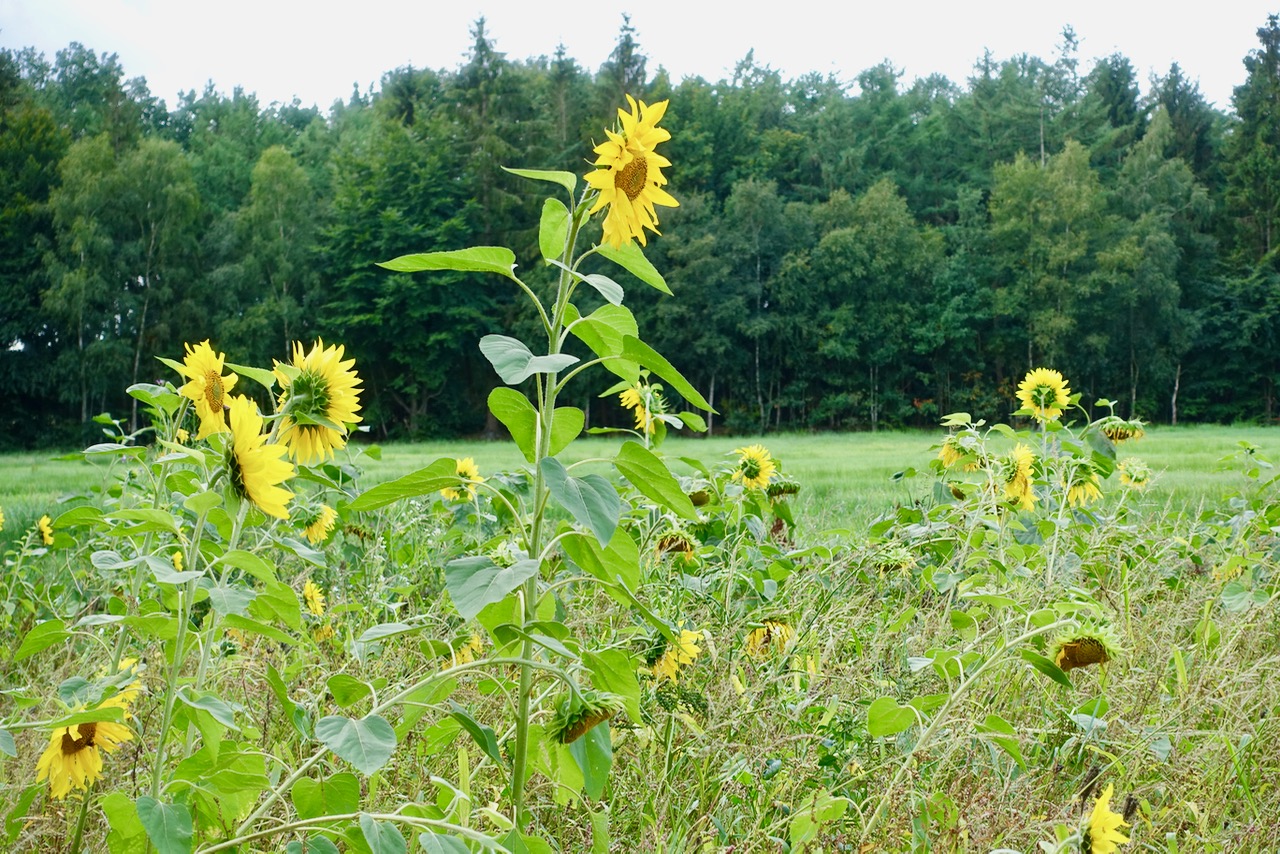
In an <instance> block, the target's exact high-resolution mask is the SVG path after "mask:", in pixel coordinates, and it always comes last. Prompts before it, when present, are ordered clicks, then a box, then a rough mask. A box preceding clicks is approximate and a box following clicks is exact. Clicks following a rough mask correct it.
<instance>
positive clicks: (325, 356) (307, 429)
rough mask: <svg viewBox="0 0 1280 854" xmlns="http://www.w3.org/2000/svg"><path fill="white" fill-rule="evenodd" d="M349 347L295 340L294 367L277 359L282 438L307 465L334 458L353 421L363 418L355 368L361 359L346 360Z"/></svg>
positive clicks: (319, 341) (293, 456)
mask: <svg viewBox="0 0 1280 854" xmlns="http://www.w3.org/2000/svg"><path fill="white" fill-rule="evenodd" d="M343 351H344V348H343V346H342V345H338V346H336V347H334V346H332V345H330V346H329V347H326V346H324V341H322V340H317V341H316V343H315V344H314V345H312V347H311V349H310V350H309V351H306V352H304V351H303V346H302V342H300V341H295V342H294V345H293V360H292V361H291V362H290V363H289V364H290V366H291V367H292V368H293V370H292V371H287V370H283V369H282V368H281V366H280V365H279V364H278V363H277V365H276V370H275V375H276V380H277V381H278V382H279V383H280V411H281V413H282V418H281V419H280V438H281V440H282V441H283V442H284V443H285V445H287V446H288V448H289V457H290V458H291V459H295V460H297V461H298V462H300V463H303V464H304V465H305V464H307V463H313V462H318V461H321V460H324V459H328V458H331V457H332V456H333V452H334V450H335V449H341V448H344V447H346V444H347V440H346V436H347V426H348V425H350V424H355V423H357V422H359V421H360V420H361V419H360V414H359V413H360V392H361V391H362V389H361V387H360V377H359V376H357V375H356V372H355V371H354V370H352V367H353V366H354V365H355V363H356V362H355V359H347V360H345V361H344V360H343V358H342V356H343Z"/></svg>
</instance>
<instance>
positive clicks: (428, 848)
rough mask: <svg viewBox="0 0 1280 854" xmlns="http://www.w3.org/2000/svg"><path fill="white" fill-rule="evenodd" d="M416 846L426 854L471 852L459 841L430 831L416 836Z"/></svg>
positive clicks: (467, 853)
mask: <svg viewBox="0 0 1280 854" xmlns="http://www.w3.org/2000/svg"><path fill="white" fill-rule="evenodd" d="M418 844H419V845H421V846H422V850H423V851H424V852H426V854H469V852H470V850H471V849H469V848H468V847H467V846H466V843H464V842H463V841H462V840H460V839H454V838H453V837H452V836H445V835H444V834H443V833H435V832H434V831H430V830H425V831H423V832H422V833H419V834H418Z"/></svg>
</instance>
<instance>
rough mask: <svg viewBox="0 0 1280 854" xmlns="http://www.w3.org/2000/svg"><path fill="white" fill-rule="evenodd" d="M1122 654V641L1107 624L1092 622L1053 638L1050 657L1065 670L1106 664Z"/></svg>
mask: <svg viewBox="0 0 1280 854" xmlns="http://www.w3.org/2000/svg"><path fill="white" fill-rule="evenodd" d="M1119 654H1120V642H1119V641H1118V640H1116V637H1115V635H1114V634H1113V633H1112V632H1111V630H1110V629H1109V628H1107V627H1106V626H1102V625H1098V624H1096V623H1092V622H1086V623H1082V624H1081V625H1079V626H1077V627H1075V628H1074V629H1071V630H1069V631H1065V632H1063V633H1062V634H1060V635H1058V636H1057V637H1056V638H1054V639H1053V644H1052V645H1051V646H1050V650H1049V658H1050V659H1052V660H1053V663H1054V664H1056V665H1058V667H1059V668H1061V669H1062V670H1063V671H1064V672H1065V671H1069V670H1074V669H1075V668H1077V667H1088V666H1089V665H1091V664H1106V663H1107V662H1108V661H1111V660H1112V659H1114V658H1115V657H1116V656H1118V655H1119Z"/></svg>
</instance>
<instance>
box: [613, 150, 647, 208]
mask: <svg viewBox="0 0 1280 854" xmlns="http://www.w3.org/2000/svg"><path fill="white" fill-rule="evenodd" d="M648 178H649V165H648V164H647V163H645V159H644V158H643V157H636V158H635V159H634V160H632V161H631V162H630V163H628V164H627V165H626V166H624V167H622V170H621V171H620V172H618V174H617V175H615V176H614V178H613V186H614V187H616V188H617V189H619V190H621V191H622V192H624V193H626V194H627V198H628V199H630V200H631V201H633V202H634V201H635V200H636V198H637V197H638V196H639V195H640V194H641V193H643V192H644V186H645V184H647V183H648Z"/></svg>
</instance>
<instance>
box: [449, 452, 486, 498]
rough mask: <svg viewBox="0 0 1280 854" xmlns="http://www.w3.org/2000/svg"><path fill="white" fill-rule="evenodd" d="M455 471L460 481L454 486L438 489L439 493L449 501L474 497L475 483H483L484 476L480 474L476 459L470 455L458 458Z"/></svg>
mask: <svg viewBox="0 0 1280 854" xmlns="http://www.w3.org/2000/svg"><path fill="white" fill-rule="evenodd" d="M455 473H456V474H457V475H458V477H459V479H461V481H462V483H461V484H459V485H458V486H456V487H453V486H447V487H445V488H444V489H442V490H440V494H441V495H443V496H444V497H445V498H447V499H449V500H450V501H462V500H466V501H470V500H472V499H473V498H475V497H476V484H478V483H484V478H483V477H481V476H480V467H479V466H477V465H476V461H475V460H474V459H472V458H471V457H463V458H462V459H460V460H458V464H457V467H456V468H455Z"/></svg>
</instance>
